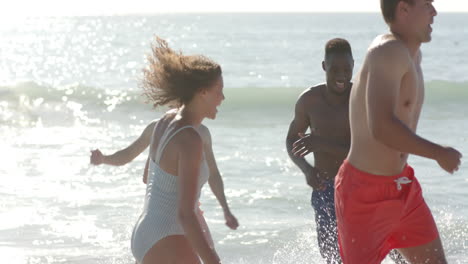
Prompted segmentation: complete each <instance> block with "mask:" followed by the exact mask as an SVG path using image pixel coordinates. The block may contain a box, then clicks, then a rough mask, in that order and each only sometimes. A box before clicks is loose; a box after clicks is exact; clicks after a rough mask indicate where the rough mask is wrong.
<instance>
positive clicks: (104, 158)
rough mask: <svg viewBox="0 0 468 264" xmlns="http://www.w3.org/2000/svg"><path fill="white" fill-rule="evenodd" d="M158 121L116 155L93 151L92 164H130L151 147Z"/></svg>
mask: <svg viewBox="0 0 468 264" xmlns="http://www.w3.org/2000/svg"><path fill="white" fill-rule="evenodd" d="M158 121H159V120H155V121H153V122H151V123H150V124H149V125H148V126H147V127H146V128H145V130H143V133H141V135H140V136H139V137H138V138H137V139H136V140H135V141H134V142H133V143H132V144H130V145H129V146H128V147H126V148H124V149H122V150H119V151H117V152H115V153H114V154H111V155H103V154H102V153H101V151H100V150H99V149H96V150H93V151H91V158H90V162H91V164H93V165H100V164H107V165H113V166H122V165H125V164H127V163H129V162H130V161H132V160H133V159H135V158H136V157H137V156H138V155H140V153H142V152H143V151H144V150H145V149H146V148H147V147H148V146H149V144H150V141H151V135H152V133H153V130H154V126H155V125H156V123H157V122H158Z"/></svg>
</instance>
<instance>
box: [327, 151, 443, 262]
mask: <svg viewBox="0 0 468 264" xmlns="http://www.w3.org/2000/svg"><path fill="white" fill-rule="evenodd" d="M335 208H336V218H337V224H338V243H339V245H340V253H341V257H342V259H343V263H344V264H375V263H380V262H381V261H382V260H383V259H384V258H385V256H386V255H387V254H388V253H389V251H390V250H391V249H394V248H407V247H414V246H419V245H424V244H426V243H429V242H431V241H433V240H434V239H436V238H437V237H438V236H439V233H438V231H437V227H436V224H435V222H434V218H433V217H432V214H431V211H430V210H429V208H428V207H427V205H426V202H425V201H424V198H423V197H422V190H421V186H420V185H419V182H418V180H417V179H416V177H415V176H414V171H413V169H412V168H411V167H410V166H408V165H407V166H406V167H405V168H404V169H403V171H402V172H401V173H400V174H398V175H395V176H378V175H372V174H370V173H366V172H363V171H360V170H358V169H357V168H355V167H353V166H352V165H351V164H350V163H349V162H348V161H347V160H345V161H344V162H343V165H341V168H340V170H339V171H338V174H337V176H336V178H335Z"/></svg>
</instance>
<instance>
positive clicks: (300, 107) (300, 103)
mask: <svg viewBox="0 0 468 264" xmlns="http://www.w3.org/2000/svg"><path fill="white" fill-rule="evenodd" d="M304 101H305V98H304V94H303V95H301V97H299V99H298V100H297V103H296V108H295V111H294V119H293V121H292V122H291V124H290V125H289V130H288V135H287V137H286V149H287V151H288V155H289V157H290V158H291V160H292V161H293V162H294V164H296V165H297V166H298V167H299V168H300V169H301V170H302V172H304V173H305V172H307V171H309V170H311V169H312V166H311V165H310V164H309V163H308V162H307V161H306V160H305V158H304V157H303V156H299V157H298V156H295V155H294V152H293V144H294V142H296V141H297V140H298V139H299V138H300V137H299V133H304V132H305V131H306V130H307V128H308V127H309V119H308V117H307V115H306V112H305V102H304Z"/></svg>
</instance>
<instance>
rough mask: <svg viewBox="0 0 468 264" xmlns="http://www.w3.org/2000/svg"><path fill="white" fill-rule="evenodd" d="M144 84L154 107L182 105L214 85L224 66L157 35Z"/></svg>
mask: <svg viewBox="0 0 468 264" xmlns="http://www.w3.org/2000/svg"><path fill="white" fill-rule="evenodd" d="M147 59H148V66H147V68H145V69H143V79H142V80H141V84H140V85H141V87H142V88H143V90H144V94H145V95H146V96H147V98H148V100H149V102H150V103H152V104H153V106H154V107H157V106H162V105H168V104H170V105H171V106H181V105H184V104H187V103H189V102H190V101H191V100H192V98H193V97H194V95H195V94H196V93H197V92H199V91H201V90H203V89H207V88H209V87H211V85H212V84H213V83H214V82H215V81H216V80H217V79H218V78H219V77H220V76H221V74H222V71H221V66H220V65H219V64H218V63H216V62H214V61H212V60H211V59H209V58H207V57H205V56H202V55H191V56H187V55H183V54H182V53H181V52H176V51H174V50H172V49H171V48H169V45H168V44H167V42H166V41H165V40H163V39H161V38H159V37H156V41H155V43H154V44H153V45H152V53H151V54H149V55H148V56H147Z"/></svg>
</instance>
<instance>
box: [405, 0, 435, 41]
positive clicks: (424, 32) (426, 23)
mask: <svg viewBox="0 0 468 264" xmlns="http://www.w3.org/2000/svg"><path fill="white" fill-rule="evenodd" d="M432 2H433V0H414V4H413V5H408V6H409V10H408V24H409V25H411V27H412V28H413V30H414V32H415V35H416V37H417V39H418V40H419V41H420V42H421V43H423V42H429V41H431V38H432V37H431V34H432V27H431V24H432V23H433V22H434V17H435V16H436V15H437V11H436V9H435V7H434V5H433V3H432Z"/></svg>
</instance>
